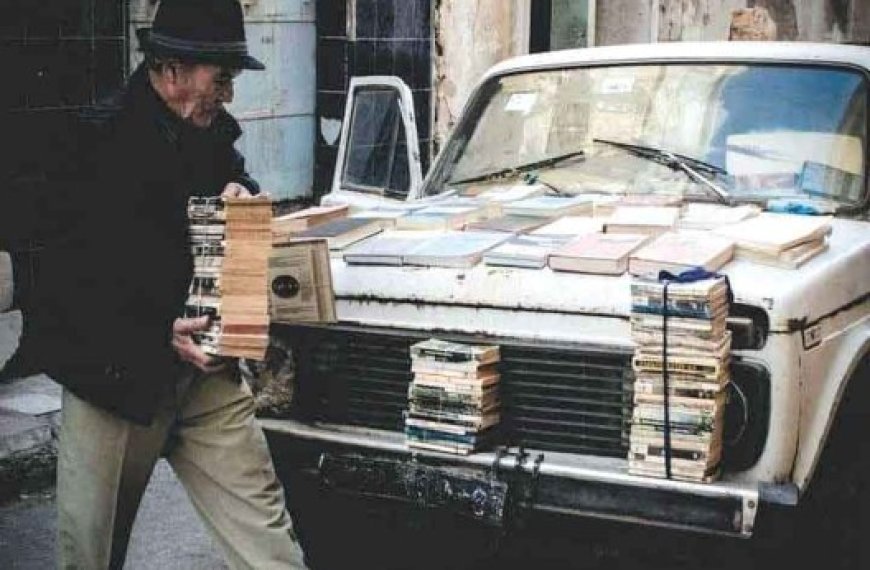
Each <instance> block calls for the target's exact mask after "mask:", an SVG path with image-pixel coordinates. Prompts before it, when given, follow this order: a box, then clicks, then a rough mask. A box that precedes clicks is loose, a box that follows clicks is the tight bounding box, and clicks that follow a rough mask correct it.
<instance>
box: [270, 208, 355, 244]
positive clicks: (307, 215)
mask: <svg viewBox="0 0 870 570" xmlns="http://www.w3.org/2000/svg"><path fill="white" fill-rule="evenodd" d="M348 211H349V206H348V205H347V204H338V205H335V206H312V207H310V208H305V209H303V210H297V211H295V212H291V213H289V214H284V215H283V216H276V217H275V218H274V219H273V220H272V241H273V242H274V243H276V244H277V243H285V242H287V241H289V240H290V239H291V238H293V237H294V236H295V235H296V234H298V233H299V232H303V231H305V230H307V229H309V228H313V227H315V226H319V225H320V224H325V223H326V222H328V221H330V220H335V219H338V218H344V217H346V216H347V214H348Z"/></svg>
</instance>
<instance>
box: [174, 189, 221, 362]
mask: <svg viewBox="0 0 870 570" xmlns="http://www.w3.org/2000/svg"><path fill="white" fill-rule="evenodd" d="M187 219H188V222H189V223H190V226H189V227H190V232H189V233H190V249H191V253H192V254H193V279H192V280H191V283H190V290H189V291H188V297H187V302H186V304H185V307H184V315H185V316H186V317H201V316H206V315H207V316H208V317H209V319H210V320H209V328H208V330H206V331H202V332H198V333H194V339H195V340H196V342H197V343H199V345H200V346H201V347H202V349H203V350H204V351H205V352H206V353H208V354H213V355H216V354H218V353H219V346H220V331H221V310H220V309H221V287H220V282H221V268H222V267H223V263H224V235H225V233H226V214H225V212H224V202H223V200H222V199H220V198H219V197H213V198H204V197H199V196H193V197H191V198H190V199H189V200H188V203H187Z"/></svg>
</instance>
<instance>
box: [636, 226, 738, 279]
mask: <svg viewBox="0 0 870 570" xmlns="http://www.w3.org/2000/svg"><path fill="white" fill-rule="evenodd" d="M733 256H734V242H733V241H732V240H730V239H728V238H725V237H721V236H716V235H713V234H710V233H709V232H689V231H684V232H668V233H665V234H662V235H660V236H659V237H657V238H656V239H654V240H653V241H652V242H650V243H649V244H647V245H644V246H643V247H641V248H640V249H638V250H637V251H636V252H634V253H632V254H631V257H630V259H629V261H628V271H629V272H630V273H632V274H633V275H645V276H650V277H653V278H655V277H657V276H658V273H659V272H660V271H662V270H665V271H670V272H672V273H674V274H677V273H681V272H683V271H685V270H687V269H692V268H694V267H701V268H703V269H705V270H707V271H718V270H719V268H721V267H722V266H723V265H725V264H726V263H728V262H729V261H731V258H732V257H733Z"/></svg>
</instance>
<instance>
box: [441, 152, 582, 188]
mask: <svg viewBox="0 0 870 570" xmlns="http://www.w3.org/2000/svg"><path fill="white" fill-rule="evenodd" d="M578 156H579V157H585V156H586V153H585V152H584V151H582V150H575V151H573V152H566V153H565V154H560V155H558V156H551V157H550V158H544V159H542V160H536V161H535V162H530V163H528V164H523V165H520V166H511V167H509V168H502V169H501V170H496V171H493V172H487V173H486V174H481V175H479V176H472V177H471V178H463V179H462V180H448V181H447V184H466V183H468V182H483V181H484V180H491V179H493V178H499V177H501V176H505V175H507V174H519V173H520V172H528V171H530V170H535V169H538V168H547V167H549V166H553V165H555V164H558V163H560V162H562V161H565V160H568V159H570V158H575V157H578Z"/></svg>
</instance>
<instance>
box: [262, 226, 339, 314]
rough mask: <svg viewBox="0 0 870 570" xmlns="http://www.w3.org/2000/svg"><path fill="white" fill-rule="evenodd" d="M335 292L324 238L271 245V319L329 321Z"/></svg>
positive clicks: (332, 310) (333, 311)
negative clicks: (272, 246)
mask: <svg viewBox="0 0 870 570" xmlns="http://www.w3.org/2000/svg"><path fill="white" fill-rule="evenodd" d="M334 303H335V301H334V293H333V290H332V278H331V272H330V268H329V250H328V246H327V242H326V240H325V239H304V240H296V241H293V242H290V243H287V244H283V245H280V246H276V247H275V248H273V251H272V255H271V257H270V258H269V314H270V317H271V320H272V322H277V323H296V322H329V321H332V320H334V319H335V308H334V306H335V305H334Z"/></svg>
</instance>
